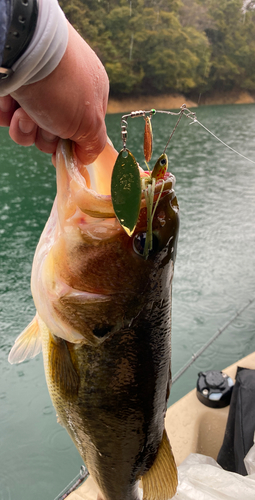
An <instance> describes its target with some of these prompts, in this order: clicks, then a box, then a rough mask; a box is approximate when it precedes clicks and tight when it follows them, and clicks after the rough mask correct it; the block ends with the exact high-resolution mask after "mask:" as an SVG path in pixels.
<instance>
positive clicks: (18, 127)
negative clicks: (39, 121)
mask: <svg viewBox="0 0 255 500" xmlns="http://www.w3.org/2000/svg"><path fill="white" fill-rule="evenodd" d="M9 133H10V136H11V138H12V140H13V141H14V142H16V143H17V144H20V145H21V146H31V145H32V144H34V142H35V139H36V134H37V125H36V123H35V122H34V121H33V120H32V119H31V118H30V117H29V116H28V115H27V113H26V112H25V111H24V110H23V109H22V108H18V109H17V110H16V111H15V112H14V114H13V116H12V119H11V123H10V130H9Z"/></svg>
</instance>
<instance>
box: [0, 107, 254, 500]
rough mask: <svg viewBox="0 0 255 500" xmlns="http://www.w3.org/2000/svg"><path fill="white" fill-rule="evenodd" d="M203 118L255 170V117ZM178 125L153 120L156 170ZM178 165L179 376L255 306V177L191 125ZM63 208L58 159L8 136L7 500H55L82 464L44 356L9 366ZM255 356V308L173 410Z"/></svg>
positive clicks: (113, 130)
mask: <svg viewBox="0 0 255 500" xmlns="http://www.w3.org/2000/svg"><path fill="white" fill-rule="evenodd" d="M196 113H197V117H198V119H199V120H200V121H201V122H202V123H203V124H204V125H205V126H206V127H208V128H209V129H211V130H212V131H213V132H214V133H216V135H218V136H219V137H221V139H222V140H224V141H225V142H226V143H228V144H229V145H230V146H232V147H233V148H235V149H237V150H238V151H240V152H241V153H242V154H244V155H246V156H248V157H249V158H251V159H253V160H255V137H254V130H255V105H236V106H207V107H202V108H199V109H197V110H196ZM175 121H176V119H175V118H173V117H169V116H163V115H156V116H155V117H153V130H154V157H153V161H156V159H157V157H158V156H159V155H160V154H161V153H162V150H163V148H164V146H165V144H166V142H167V140H168V137H169V135H170V132H171V130H172V128H173V126H174V124H175ZM107 126H108V133H109V136H110V137H111V139H112V140H113V142H114V144H115V146H116V148H117V149H120V148H121V146H122V144H121V140H120V115H110V116H108V117H107ZM142 135H143V120H142V119H141V118H140V119H134V120H129V125H128V147H129V149H130V150H131V151H132V152H133V154H134V155H135V156H136V158H137V160H138V161H139V162H140V163H141V164H142V157H143V154H142V142H143V141H142ZM168 154H169V163H170V170H171V172H172V173H174V175H175V176H176V193H177V197H178V201H179V204H180V214H181V226H180V237H179V245H178V254H177V261H176V267H175V278H174V289H173V328H172V338H173V349H172V351H173V355H172V360H173V362H172V364H173V374H175V373H176V372H177V371H178V370H179V369H180V368H181V367H182V366H183V365H184V364H185V363H186V362H187V361H188V360H189V359H190V357H191V356H192V354H193V353H195V352H196V351H197V350H198V349H199V348H200V347H201V346H202V345H203V344H205V342H206V341H207V340H208V339H210V337H211V336H212V335H213V334H214V333H215V332H216V331H217V330H218V329H219V328H220V327H222V326H223V325H224V324H225V323H226V322H227V321H228V320H229V319H230V318H231V317H232V316H234V315H235V313H236V311H237V310H238V309H240V308H241V307H242V306H244V305H245V304H246V303H247V302H248V301H249V300H252V299H254V297H255V275H254V270H255V165H254V164H252V163H249V162H248V161H246V160H244V159H242V158H240V157H238V156H236V155H235V154H233V153H232V152H231V151H229V150H228V149H226V148H224V147H223V146H222V145H221V144H219V143H217V142H216V141H215V139H213V138H212V137H211V136H210V135H208V133H207V132H206V131H205V130H203V129H201V128H200V127H199V126H198V125H194V124H193V125H190V122H189V121H188V120H187V119H186V118H183V119H182V121H181V123H180V125H179V127H178V129H177V131H176V133H175V134H174V137H173V139H172V141H171V143H170V146H169V148H168ZM153 161H152V162H151V163H152V164H153ZM54 196H55V170H54V168H53V167H52V165H51V161H50V157H49V156H47V155H44V154H42V153H40V152H38V151H37V150H36V149H35V148H33V147H31V148H22V147H19V146H17V145H15V144H13V143H12V142H11V140H10V139H9V137H8V131H7V130H5V129H0V221H1V222H0V269H1V275H0V297H1V299H0V500H17V499H19V500H34V499H35V498H36V500H53V499H54V498H55V497H56V496H57V495H58V493H59V492H60V491H61V490H62V489H63V488H64V487H65V486H66V484H67V483H68V482H69V481H70V480H71V479H72V478H73V477H74V476H75V475H76V474H77V473H78V472H79V468H80V465H81V464H82V460H81V458H80V456H79V454H78V452H77V451H76V448H75V447H74V445H73V444H72V442H71V440H70V438H69V436H68V434H67V433H66V431H65V430H64V429H63V428H62V427H61V426H60V425H59V424H57V421H56V415H55V410H54V408H53V407H52V404H51V400H50V397H49V395H48V392H47V387H46V383H45V379H44V372H43V365H42V356H41V355H39V356H37V358H35V359H33V360H31V361H27V362H25V363H23V364H21V365H17V366H11V365H9V364H8V362H7V356H8V352H9V350H10V348H11V346H12V344H13V342H14V339H15V338H16V336H17V335H18V334H19V333H20V332H21V331H22V330H23V328H24V327H25V326H26V325H27V324H28V322H30V320H31V319H32V317H33V315H34V305H33V301H32V298H31V293H30V272H31V263H32V258H33V254H34V251H35V247H36V244H37V241H38V239H39V236H40V233H41V231H42V229H43V227H44V224H45V222H46V220H47V217H48V215H49V212H50V209H51V205H52V202H53V199H54ZM254 350H255V305H254V304H253V305H251V306H250V307H249V308H248V309H246V311H245V312H244V313H243V314H242V315H241V316H240V317H239V318H238V319H236V320H235V321H234V322H233V323H232V324H231V326H230V327H229V328H228V329H227V330H226V331H225V332H224V333H223V334H222V335H221V336H220V337H219V338H218V339H217V341H216V342H215V343H214V344H213V345H212V346H211V347H210V348H209V349H208V350H207V351H206V352H205V353H204V354H203V355H202V356H201V357H200V358H199V359H198V360H197V361H196V362H195V363H194V364H193V365H192V367H191V368H190V369H189V370H188V371H187V372H186V373H185V374H184V375H183V376H182V377H181V378H180V379H179V380H178V381H177V382H176V384H174V386H173V387H172V392H171V396H170V404H172V403H174V402H175V401H176V400H177V399H178V398H179V397H181V396H183V395H184V394H185V393H186V392H188V391H189V390H190V389H192V388H193V387H194V386H195V384H196V378H197V373H198V371H200V370H205V369H223V368H224V367H225V366H227V365H229V364H231V363H233V362H235V361H236V360H237V359H239V358H241V357H243V356H245V355H247V354H248V353H249V352H252V351H254Z"/></svg>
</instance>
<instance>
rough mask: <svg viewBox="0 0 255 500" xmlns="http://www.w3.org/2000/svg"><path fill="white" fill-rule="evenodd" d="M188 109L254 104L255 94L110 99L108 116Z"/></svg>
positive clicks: (236, 93)
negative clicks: (183, 105)
mask: <svg viewBox="0 0 255 500" xmlns="http://www.w3.org/2000/svg"><path fill="white" fill-rule="evenodd" d="M184 103H185V104H186V106H187V108H197V107H199V106H206V105H217V104H254V103H255V93H253V92H247V91H244V90H231V91H230V92H213V93H211V94H203V95H200V96H198V97H197V98H195V97H192V98H190V97H186V96H185V95H184V94H177V93H176V94H164V95H160V96H141V97H126V98H122V99H115V98H112V97H110V98H109V103H108V107H107V114H114V113H129V112H130V111H136V110H139V109H144V110H150V109H151V108H158V109H180V107H181V106H182V104H184Z"/></svg>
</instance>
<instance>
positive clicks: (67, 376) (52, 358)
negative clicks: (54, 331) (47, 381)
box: [48, 336, 80, 399]
mask: <svg viewBox="0 0 255 500" xmlns="http://www.w3.org/2000/svg"><path fill="white" fill-rule="evenodd" d="M48 352H49V354H48V355H49V367H50V376H51V380H52V382H53V384H54V385H55V386H56V387H57V388H58V390H59V391H60V393H61V395H62V396H63V397H64V398H65V399H70V398H71V399H72V398H75V397H76V396H77V393H78V389H79V384H80V377H79V375H78V373H77V371H76V370H75V367H74V365H73V362H72V359H71V354H70V352H69V349H68V347H67V342H66V341H65V340H63V339H61V338H59V337H55V336H54V337H53V336H51V339H50V344H49V349H48Z"/></svg>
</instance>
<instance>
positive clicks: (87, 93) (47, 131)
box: [0, 23, 109, 164]
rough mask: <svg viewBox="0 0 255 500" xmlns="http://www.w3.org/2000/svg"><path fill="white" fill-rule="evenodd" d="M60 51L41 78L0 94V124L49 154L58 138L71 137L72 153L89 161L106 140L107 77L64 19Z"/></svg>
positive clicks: (21, 140)
mask: <svg viewBox="0 0 255 500" xmlns="http://www.w3.org/2000/svg"><path fill="white" fill-rule="evenodd" d="M68 30H69V39H68V45H67V49H66V52H65V54H64V56H63V58H62V59H61V61H60V63H59V65H58V66H57V67H56V68H55V70H54V71H53V72H52V73H51V74H50V75H48V76H47V77H46V78H44V79H43V80H40V81H38V82H36V83H32V84H30V85H24V86H23V87H21V88H19V89H18V90H17V91H15V92H13V94H11V95H8V96H5V97H0V126H9V127H10V129H9V133H10V136H11V138H12V139H13V140H14V141H15V142H17V143H18V144H21V145H23V146H30V145H32V144H34V143H35V145H36V147H37V148H38V149H40V150H41V151H44V152H45V153H50V154H53V161H54V155H55V152H56V147H57V143H58V140H59V138H60V137H61V138H62V139H67V138H68V139H72V140H73V141H74V142H75V149H76V154H77V156H78V158H79V159H80V160H81V161H82V162H83V163H84V164H88V163H91V162H92V161H93V160H94V159H95V158H96V157H97V156H98V155H99V153H100V152H101V151H102V150H103V148H104V146H105V143H106V127H105V121H104V118H105V113H106V108H107V100H108V91H109V83H108V77H107V75H106V72H105V69H104V67H103V65H102V64H101V62H100V61H99V59H98V57H97V56H96V54H95V53H94V52H93V50H92V49H91V48H90V47H89V45H88V44H87V43H86V42H85V41H84V40H83V39H82V38H81V37H80V35H79V34H78V33H77V32H76V31H75V29H74V28H73V27H72V26H71V25H70V24H69V23H68Z"/></svg>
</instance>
